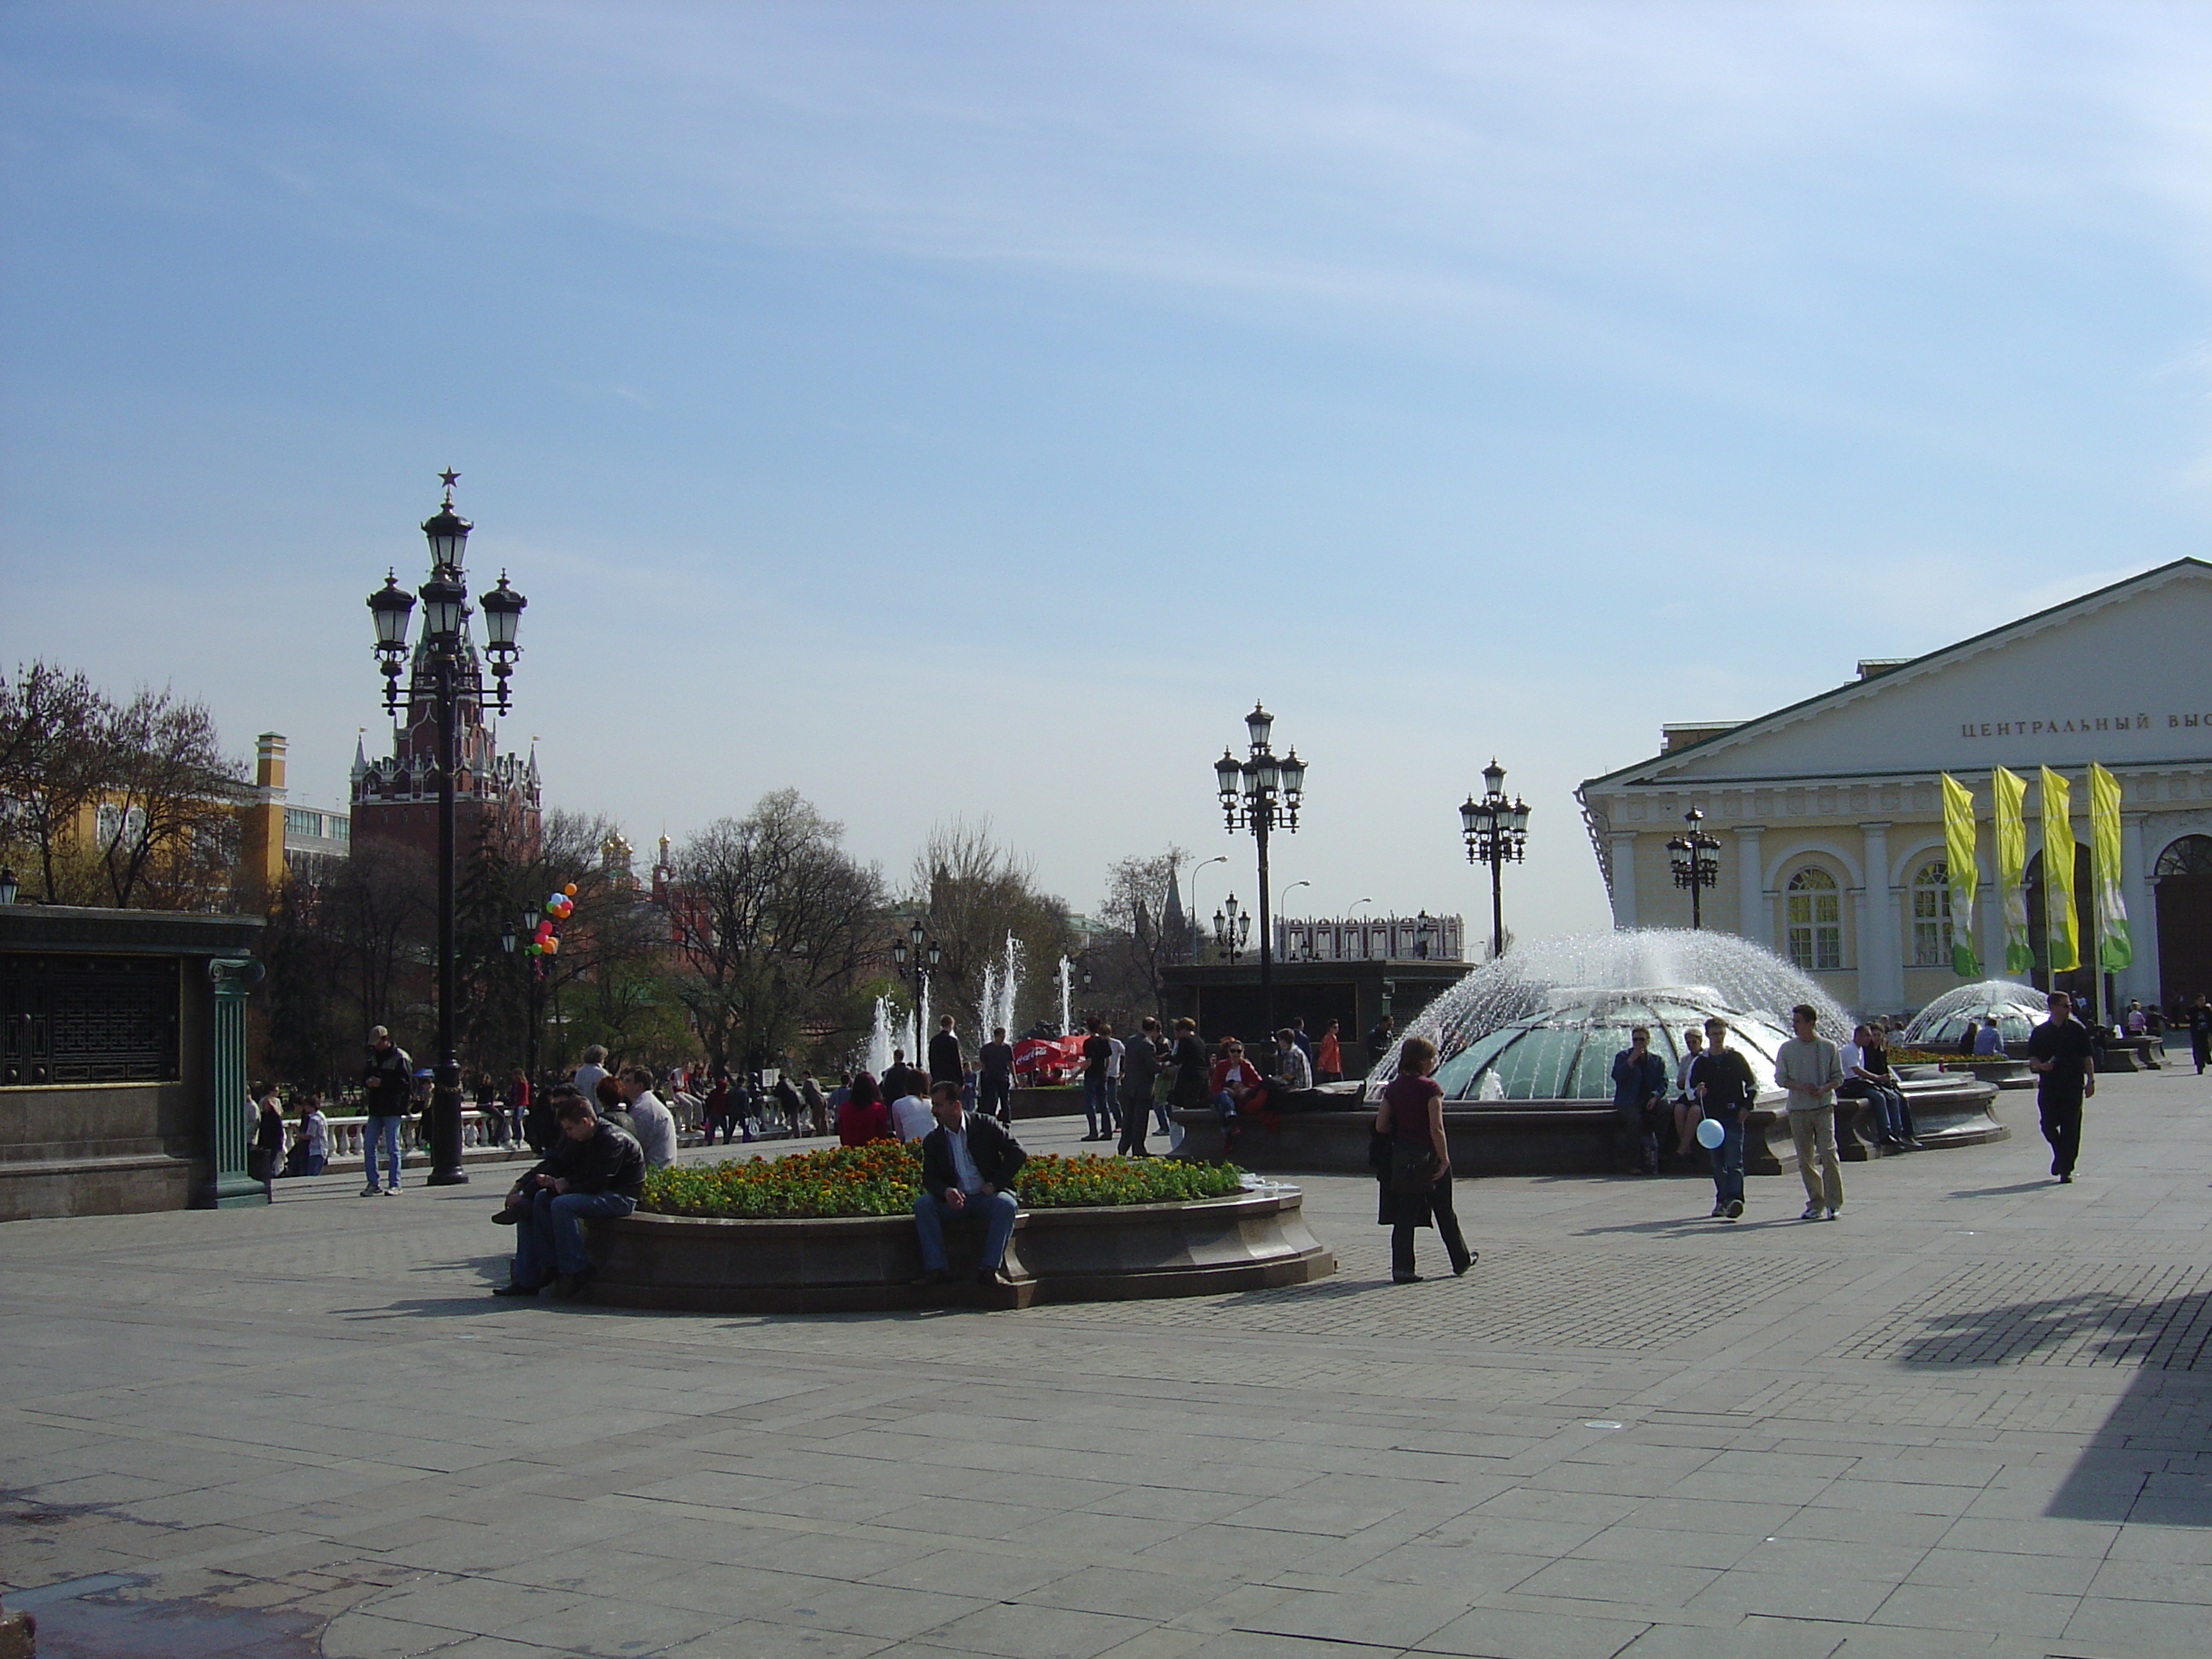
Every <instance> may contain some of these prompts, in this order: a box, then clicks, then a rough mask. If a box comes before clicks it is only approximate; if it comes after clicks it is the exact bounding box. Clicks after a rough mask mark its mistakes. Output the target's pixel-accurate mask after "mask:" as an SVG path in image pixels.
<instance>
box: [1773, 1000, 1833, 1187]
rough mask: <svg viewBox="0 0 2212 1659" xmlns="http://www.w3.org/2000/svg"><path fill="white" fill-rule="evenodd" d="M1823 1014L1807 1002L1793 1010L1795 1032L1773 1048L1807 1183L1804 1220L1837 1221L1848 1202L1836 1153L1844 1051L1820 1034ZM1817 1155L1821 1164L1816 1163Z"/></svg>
mask: <svg viewBox="0 0 2212 1659" xmlns="http://www.w3.org/2000/svg"><path fill="white" fill-rule="evenodd" d="M1818 1019H1819V1016H1818V1015H1817V1014H1815V1013H1814V1012H1813V1010H1812V1009H1811V1008H1810V1007H1808V1006H1806V1005H1805V1004H1804V1003H1802V1002H1801V1003H1799V1004H1798V1005H1797V1006H1796V1007H1795V1008H1792V1009H1791V1010H1790V1026H1791V1028H1792V1029H1793V1030H1795V1031H1796V1034H1797V1035H1796V1036H1793V1037H1792V1038H1790V1041H1789V1042H1785V1043H1784V1044H1783V1045H1782V1046H1781V1048H1778V1049H1777V1050H1776V1051H1775V1054H1774V1080H1775V1081H1776V1082H1777V1083H1778V1084H1780V1085H1782V1086H1783V1087H1784V1089H1786V1090H1788V1091H1790V1141H1791V1143H1792V1144H1793V1145H1794V1146H1796V1149H1797V1174H1798V1177H1799V1178H1800V1179H1801V1180H1802V1181H1803V1182H1804V1183H1805V1210H1804V1213H1803V1214H1802V1216H1800V1217H1799V1219H1800V1220H1802V1221H1819V1220H1821V1219H1823V1218H1824V1217H1823V1213H1822V1212H1823V1211H1825V1212H1826V1215H1825V1219H1826V1220H1829V1221H1833V1220H1834V1219H1835V1218H1837V1216H1838V1215H1839V1214H1840V1213H1842V1211H1843V1207H1844V1170H1843V1165H1842V1164H1840V1163H1838V1161H1837V1158H1836V1090H1837V1087H1838V1085H1840V1084H1841V1083H1842V1082H1843V1080H1844V1060H1843V1055H1842V1054H1840V1053H1838V1050H1837V1048H1836V1045H1835V1044H1834V1043H1832V1042H1829V1041H1828V1039H1827V1038H1826V1037H1824V1036H1821V1035H1820V1030H1819V1028H1818V1024H1817V1021H1818ZM1816 1157H1817V1158H1818V1161H1819V1166H1820V1167H1819V1168H1818V1170H1815V1169H1814V1160H1815V1158H1816Z"/></svg>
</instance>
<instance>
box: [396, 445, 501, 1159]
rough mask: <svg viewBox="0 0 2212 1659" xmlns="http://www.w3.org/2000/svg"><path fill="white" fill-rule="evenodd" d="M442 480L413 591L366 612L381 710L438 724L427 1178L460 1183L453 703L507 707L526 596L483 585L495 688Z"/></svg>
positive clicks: (456, 707)
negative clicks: (413, 621)
mask: <svg viewBox="0 0 2212 1659" xmlns="http://www.w3.org/2000/svg"><path fill="white" fill-rule="evenodd" d="M438 477H439V480H440V482H441V483H443V484H444V485H445V486H446V495H445V500H444V501H441V503H440V504H439V507H438V511H437V512H436V513H435V514H434V515H433V516H432V517H430V518H429V519H427V520H424V521H423V525H422V534H423V536H424V537H425V538H428V542H429V544H430V576H429V580H427V581H425V582H424V583H423V584H422V586H421V587H419V588H417V589H416V591H415V592H413V593H410V592H407V590H406V589H404V588H403V587H402V586H399V581H398V575H397V574H386V577H385V579H384V586H382V587H380V588H379V589H378V590H377V591H376V592H374V593H372V594H370V595H369V596H368V609H369V614H370V615H371V616H372V617H374V618H375V621H376V654H377V656H378V657H379V658H380V659H381V667H382V670H383V673H384V709H385V712H386V714H398V712H399V706H400V704H401V702H403V701H404V702H405V703H406V705H407V719H408V723H409V724H410V726H414V725H419V724H420V723H421V722H422V721H424V720H431V721H435V725H436V728H437V738H438V744H437V773H438V1065H437V1077H436V1081H435V1084H434V1085H433V1086H432V1089H431V1092H430V1184H431V1185H432V1186H434V1187H455V1186H459V1185H461V1184H462V1183H463V1182H466V1181H467V1180H468V1178H469V1177H468V1174H467V1172H466V1171H465V1170H463V1169H462V1168H461V1057H460V1054H459V1050H458V1048H456V1046H455V1043H454V1040H453V1015H454V1012H455V1010H454V1006H453V1005H454V990H453V979H454V972H453V968H454V963H453V786H454V782H455V773H456V771H457V769H458V764H459V763H458V756H459V750H460V744H461V736H460V733H461V705H462V704H463V703H464V702H468V703H474V704H476V705H477V708H479V709H482V708H483V707H485V706H487V704H489V707H492V708H496V709H498V710H499V712H500V713H501V714H505V713H506V712H507V709H508V708H509V707H510V704H509V703H508V701H507V677H508V676H509V675H510V674H512V673H513V672H514V659H515V658H516V657H517V656H518V655H520V652H521V647H519V646H518V645H516V644H515V642H514V634H515V627H516V624H517V623H519V622H520V620H521V617H522V608H523V606H524V605H525V604H526V600H525V599H523V597H522V595H521V594H520V593H518V592H515V591H514V590H513V588H511V587H509V586H507V576H506V574H505V573H504V572H502V573H501V575H500V579H499V586H497V587H495V588H494V589H492V590H491V592H489V593H486V594H483V596H482V597H481V598H480V599H478V600H477V603H478V604H479V605H482V606H483V617H484V646H485V649H486V651H487V652H488V653H489V655H490V657H491V671H492V681H493V688H494V689H493V690H492V692H491V693H490V694H489V697H488V696H487V694H486V692H485V690H484V684H483V667H482V665H481V664H480V663H479V662H478V660H477V647H476V641H474V640H473V639H471V637H470V635H469V618H470V617H471V616H473V615H474V614H475V612H474V611H471V609H470V608H469V590H468V578H467V574H466V572H465V570H464V569H463V568H462V559H463V556H464V555H465V553H466V552H467V550H468V544H469V532H470V531H471V529H473V528H474V527H475V526H472V525H471V524H470V522H469V521H468V520H466V519H464V518H462V517H461V516H460V515H459V513H455V512H454V511H453V485H454V484H455V483H457V482H458V481H459V477H460V474H459V473H458V472H455V471H452V470H451V469H450V468H449V469H447V471H444V472H441V473H440V474H439V475H438ZM417 598H419V599H421V600H422V635H421V637H420V639H419V640H418V641H417V642H416V646H415V647H414V653H413V654H414V659H415V665H414V672H413V674H412V675H411V676H410V678H409V681H408V686H407V690H406V692H405V694H404V697H403V696H402V694H401V692H400V690H399V675H400V671H401V668H402V665H403V664H404V662H405V660H406V659H407V656H408V654H409V652H408V644H407V632H408V623H409V621H410V617H412V616H413V613H414V610H415V601H416V599H417Z"/></svg>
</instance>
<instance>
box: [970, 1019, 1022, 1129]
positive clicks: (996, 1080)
mask: <svg viewBox="0 0 2212 1659" xmlns="http://www.w3.org/2000/svg"><path fill="white" fill-rule="evenodd" d="M976 1059H977V1060H980V1061H981V1064H982V1070H981V1073H980V1074H979V1075H978V1076H977V1078H976V1079H975V1109H976V1110H977V1111H979V1112H981V1113H982V1115H984V1116H985V1117H995V1118H997V1119H998V1120H999V1121H1000V1122H1001V1123H1011V1122H1012V1121H1013V1115H1014V1114H1013V1097H1014V1045H1013V1044H1012V1043H1011V1042H1007V1041H1006V1027H1005V1026H1003V1025H994V1026H993V1027H992V1028H991V1040H990V1041H989V1042H987V1043H985V1044H984V1045H983V1048H982V1050H981V1053H980V1054H977V1055H976Z"/></svg>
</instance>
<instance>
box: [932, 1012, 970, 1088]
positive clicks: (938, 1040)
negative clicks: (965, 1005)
mask: <svg viewBox="0 0 2212 1659" xmlns="http://www.w3.org/2000/svg"><path fill="white" fill-rule="evenodd" d="M967 1074H968V1067H967V1065H966V1064H965V1062H963V1060H962V1059H961V1057H960V1034H959V1033H958V1032H957V1031H955V1030H953V1029H952V1016H951V1015H950V1014H939V1016H938V1017H937V1035H936V1036H933V1037H932V1038H930V1040H929V1080H930V1082H932V1083H933V1084H937V1083H958V1082H959V1081H961V1080H962V1079H963V1078H965V1077H966V1076H967Z"/></svg>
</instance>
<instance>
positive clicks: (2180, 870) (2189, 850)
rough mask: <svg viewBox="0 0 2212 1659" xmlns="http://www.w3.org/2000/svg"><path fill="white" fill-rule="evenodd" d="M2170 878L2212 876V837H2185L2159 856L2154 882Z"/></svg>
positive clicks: (2153, 877)
mask: <svg viewBox="0 0 2212 1659" xmlns="http://www.w3.org/2000/svg"><path fill="white" fill-rule="evenodd" d="M2168 876H2212V836H2183V837H2182V838H2181V839H2180V840H2179V841H2178V842H2174V843H2173V845H2172V846H2171V847H2169V848H2166V851H2164V852H2163V853H2160V854H2159V855H2158V870H2157V872H2156V873H2155V874H2154V875H2153V876H2152V877H2151V879H2152V880H2153V881H2164V880H2165V879H2166V878H2167V877H2168Z"/></svg>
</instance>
